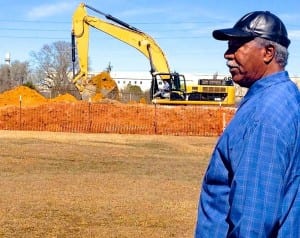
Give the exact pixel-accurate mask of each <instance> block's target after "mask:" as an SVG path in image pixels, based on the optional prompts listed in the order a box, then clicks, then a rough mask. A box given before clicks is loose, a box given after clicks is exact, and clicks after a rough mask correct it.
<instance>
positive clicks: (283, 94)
mask: <svg viewBox="0 0 300 238" xmlns="http://www.w3.org/2000/svg"><path fill="white" fill-rule="evenodd" d="M213 37H214V38H215V39H217V40H227V41H228V49H227V51H226V52H225V54H224V58H225V59H226V60H227V66H228V67H229V71H230V73H231V75H232V79H233V81H234V82H235V83H237V84H239V85H240V86H242V87H247V88H248V92H247V94H246V95H245V97H244V98H243V100H242V101H241V103H240V105H239V108H238V109H237V112H236V114H235V116H234V118H233V119H232V120H231V122H230V124H229V125H228V126H227V128H226V129H225V131H224V133H223V135H222V136H221V137H220V138H219V140H218V143H217V145H216V147H215V149H214V152H213V154H212V157H211V161H210V164H209V166H208V169H207V171H206V174H205V176H204V178H203V184H202V190H201V196H200V201H199V208H198V218H197V224H196V232H195V237H197V238H198V237H201V238H202V237H209V238H213V237H216V238H220V237H247V238H251V237H272V238H273V237H284V238H287V237H293V238H295V237H300V187H299V186H300V114H299V102H300V95H299V90H298V88H297V87H296V85H295V84H294V83H293V82H292V81H291V80H290V79H289V75H288V73H287V71H285V66H286V64H287V58H288V51H287V48H288V46H289V44H290V40H289V39H288V35H287V31H286V28H285V26H284V24H283V23H282V21H281V20H280V19H279V18H278V17H277V16H275V15H274V14H272V13H270V12H268V11H266V12H264V11H256V12H251V13H248V14H246V15H245V16H244V17H242V18H241V19H240V20H239V21H238V22H237V23H236V24H235V25H234V26H233V28H229V29H221V30H215V31H214V32H213Z"/></svg>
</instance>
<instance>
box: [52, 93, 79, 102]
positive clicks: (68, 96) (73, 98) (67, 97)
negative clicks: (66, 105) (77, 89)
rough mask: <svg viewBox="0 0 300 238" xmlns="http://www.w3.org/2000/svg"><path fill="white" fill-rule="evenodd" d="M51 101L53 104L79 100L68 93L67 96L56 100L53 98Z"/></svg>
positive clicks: (64, 95)
mask: <svg viewBox="0 0 300 238" xmlns="http://www.w3.org/2000/svg"><path fill="white" fill-rule="evenodd" d="M51 101H52V102H77V99H76V98H75V97H74V96H73V95H71V94H69V93H66V94H62V95H59V96H57V97H55V98H52V99H51Z"/></svg>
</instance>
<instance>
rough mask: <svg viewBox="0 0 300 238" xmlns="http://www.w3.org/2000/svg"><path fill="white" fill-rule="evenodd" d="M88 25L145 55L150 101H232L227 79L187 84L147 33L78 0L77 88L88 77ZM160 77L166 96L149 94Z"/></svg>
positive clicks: (75, 20) (75, 34) (75, 21)
mask: <svg viewBox="0 0 300 238" xmlns="http://www.w3.org/2000/svg"><path fill="white" fill-rule="evenodd" d="M87 8H88V9H90V10H92V11H94V12H96V13H98V14H100V15H103V16H104V17H105V18H106V19H107V20H109V21H110V22H108V21H104V20H102V19H99V18H97V17H94V16H89V15H88V14H87V10H86V9H87ZM89 27H94V28H95V29H98V30H100V31H102V32H104V33H106V34H108V35H111V36H112V37H114V38H116V39H118V40H120V41H123V42H124V43H126V44H128V45H130V46H132V47H134V48H135V49H137V50H138V51H140V52H141V53H142V54H143V55H144V56H146V57H147V58H148V59H149V61H150V73H151V75H152V83H151V89H150V98H151V99H152V102H153V103H155V104H166V105H167V104H171V105H197V104H198V105H205V104H206V105H213V104H217V105H233V104H234V103H235V90H234V86H233V83H232V81H231V80H226V81H224V80H219V81H218V80H214V81H213V82H204V83H203V82H202V81H201V80H199V81H200V82H199V83H198V85H187V84H186V79H185V77H184V75H182V74H179V73H176V72H171V70H170V68H169V65H168V61H167V59H166V56H165V54H164V52H163V51H162V49H161V48H160V47H159V45H158V44H157V43H156V42H155V40H154V39H153V38H152V37H151V36H149V35H147V34H146V33H144V32H142V31H141V30H139V29H137V28H135V27H133V26H131V25H129V24H128V23H126V22H123V21H121V20H120V19H118V18H116V17H113V16H111V15H109V14H105V13H103V12H101V11H99V10H97V9H95V8H93V7H91V6H88V5H86V4H84V3H81V4H80V5H79V6H78V8H77V9H76V10H75V12H74V15H73V25H72V42H73V47H72V48H73V53H72V55H73V62H74V61H75V53H74V52H75V40H76V43H77V50H78V56H79V63H80V72H79V74H77V76H75V77H74V83H75V85H76V86H77V87H78V88H79V89H80V90H83V88H84V84H85V83H86V82H87V81H88V80H87V75H88V41H89ZM162 80H168V83H169V85H170V93H169V97H167V98H154V96H153V95H155V94H156V92H157V91H158V90H159V82H160V81H162Z"/></svg>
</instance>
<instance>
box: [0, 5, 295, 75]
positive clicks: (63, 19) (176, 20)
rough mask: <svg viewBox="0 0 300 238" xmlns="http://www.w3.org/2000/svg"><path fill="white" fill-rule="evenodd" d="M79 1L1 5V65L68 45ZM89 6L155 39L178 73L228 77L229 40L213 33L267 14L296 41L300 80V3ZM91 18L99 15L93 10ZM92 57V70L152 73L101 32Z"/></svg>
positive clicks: (93, 34) (290, 67)
mask: <svg viewBox="0 0 300 238" xmlns="http://www.w3.org/2000/svg"><path fill="white" fill-rule="evenodd" d="M80 2H81V1H74V0H54V1H47V0H45V1H38V0H27V1H23V0H22V1H21V0H16V1H1V15H0V63H1V64H2V63H4V57H5V54H6V53H7V52H10V54H11V59H12V60H20V61H25V60H28V61H29V60H30V59H31V58H30V52H32V51H35V52H37V51H39V50H40V49H41V48H42V46H43V45H45V44H52V43H53V42H55V41H61V40H63V41H70V34H71V33H70V32H71V19H72V14H73V12H74V10H75V9H76V7H77V6H78V4H79V3H80ZM85 3H86V4H88V5H90V6H92V7H94V8H96V9H98V10H100V11H102V12H105V13H107V14H111V15H113V16H115V17H117V18H119V19H121V20H123V21H125V22H127V23H129V24H131V25H132V26H135V27H137V28H139V29H141V30H142V31H144V32H145V33H147V34H149V35H151V36H152V37H153V38H154V39H155V40H156V41H157V43H158V44H159V45H160V47H161V48H162V49H163V51H164V52H165V54H166V56H167V59H168V62H169V65H170V68H171V70H172V71H177V72H182V73H184V72H192V73H194V72H195V73H203V74H214V73H216V72H218V73H219V74H227V73H228V70H227V68H226V66H225V60H224V59H223V53H224V51H225V49H226V42H223V41H216V40H214V39H213V38H212V36H211V33H212V31H213V30H214V29H219V28H227V27H231V26H233V25H234V23H235V22H236V21H237V20H238V19H239V18H240V17H242V16H243V15H244V14H245V13H247V12H250V11H254V10H268V11H271V12H273V13H275V14H277V15H278V16H279V17H280V18H281V19H282V20H283V22H284V23H285V25H286V27H287V29H288V32H289V38H290V39H291V41H292V43H291V46H290V48H289V52H290V58H289V63H288V67H287V70H288V71H289V72H290V75H291V76H300V5H299V1H297V0H286V1H283V0H280V1H278V0H273V1H264V0H252V1H237V0H223V1H222V0H221V1H220V0H206V1H201V0H187V1H179V0H159V1H158V0H152V1H149V0H109V1H96V0H91V1H87V2H85ZM90 15H95V16H97V17H100V18H102V17H101V16H99V15H96V13H94V12H90ZM90 59H91V68H92V70H93V71H96V72H97V71H102V70H103V69H105V68H106V67H107V65H108V63H109V62H110V63H111V64H112V66H113V71H149V69H150V66H149V61H148V60H147V59H146V58H145V57H144V56H143V55H141V54H140V53H139V52H137V51H136V50H135V49H133V48H131V47H130V46H128V45H126V44H124V43H122V42H121V41H118V40H115V39H113V38H111V37H109V36H107V35H105V34H104V33H102V32H100V31H95V30H94V31H92V32H91V39H90Z"/></svg>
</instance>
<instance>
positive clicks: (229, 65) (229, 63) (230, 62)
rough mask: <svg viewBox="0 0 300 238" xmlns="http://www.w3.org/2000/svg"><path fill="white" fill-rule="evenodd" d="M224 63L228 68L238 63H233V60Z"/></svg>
mask: <svg viewBox="0 0 300 238" xmlns="http://www.w3.org/2000/svg"><path fill="white" fill-rule="evenodd" d="M226 65H227V67H229V68H233V67H238V65H237V64H236V63H234V62H233V61H227V62H226Z"/></svg>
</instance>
